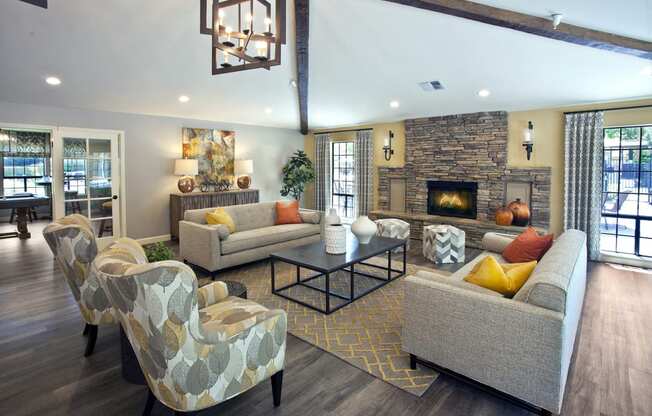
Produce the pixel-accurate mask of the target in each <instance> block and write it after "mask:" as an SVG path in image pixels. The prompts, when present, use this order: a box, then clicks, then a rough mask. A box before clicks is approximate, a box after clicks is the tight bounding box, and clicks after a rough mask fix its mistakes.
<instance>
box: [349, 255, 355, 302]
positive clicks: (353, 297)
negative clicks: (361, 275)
mask: <svg viewBox="0 0 652 416" xmlns="http://www.w3.org/2000/svg"><path fill="white" fill-rule="evenodd" d="M354 267H355V264H352V265H351V296H350V298H351V301H353V300H354V299H355V284H354V279H353V275H354V273H355V271H354V270H353V268H354Z"/></svg>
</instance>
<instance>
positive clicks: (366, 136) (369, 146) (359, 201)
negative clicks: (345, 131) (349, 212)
mask: <svg viewBox="0 0 652 416" xmlns="http://www.w3.org/2000/svg"><path fill="white" fill-rule="evenodd" d="M354 147H355V150H354V151H355V156H354V159H355V161H354V163H355V208H356V212H357V215H358V216H361V215H367V214H368V213H369V211H370V210H371V208H372V206H373V196H374V189H373V182H374V168H373V165H374V139H373V131H372V130H361V131H358V132H357V134H356V139H355V146H354Z"/></svg>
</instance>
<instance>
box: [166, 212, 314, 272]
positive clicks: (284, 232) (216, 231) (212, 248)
mask: <svg viewBox="0 0 652 416" xmlns="http://www.w3.org/2000/svg"><path fill="white" fill-rule="evenodd" d="M214 210H215V208H205V209H195V210H189V211H186V212H185V214H184V219H183V221H179V247H180V255H181V258H182V259H183V260H184V261H186V262H188V263H190V264H193V265H196V266H199V267H202V268H203V269H205V270H207V271H208V272H210V273H211V274H215V272H217V271H219V270H222V269H225V268H227V267H232V266H237V265H240V264H244V263H248V262H252V261H256V260H261V259H264V258H267V257H268V256H269V255H270V254H271V253H273V252H275V251H279V250H283V249H286V248H290V247H297V246H300V245H304V244H310V243H314V242H317V241H320V239H321V231H322V224H321V223H322V215H321V213H320V212H318V211H312V210H304V209H301V210H299V214H300V215H301V219H302V220H303V223H301V224H283V225H275V223H276V203H275V202H261V203H257V204H246V205H233V206H228V207H224V210H225V211H226V212H227V213H228V214H229V215H230V216H231V218H232V219H233V222H234V223H235V232H234V233H230V232H229V230H228V228H227V227H226V226H225V225H209V224H207V223H206V214H207V213H210V212H212V211H214Z"/></svg>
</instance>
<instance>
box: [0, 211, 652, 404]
mask: <svg viewBox="0 0 652 416" xmlns="http://www.w3.org/2000/svg"><path fill="white" fill-rule="evenodd" d="M42 227H43V224H42V223H34V224H32V225H31V226H30V230H31V231H32V233H33V238H32V239H31V240H27V241H20V240H18V239H10V240H0V415H9V414H11V415H92V416H100V415H139V414H141V412H142V409H143V406H144V404H145V398H146V391H145V388H144V387H142V386H133V385H130V384H128V383H127V382H125V381H123V379H122V378H121V375H120V355H119V354H120V348H119V347H120V344H119V331H118V328H117V327H114V328H108V329H107V328H101V329H100V331H99V337H98V342H97V346H96V349H95V353H94V354H93V355H92V356H91V357H89V358H84V357H83V352H84V346H85V338H84V337H82V335H81V333H82V329H83V325H82V321H81V318H80V316H79V311H78V309H77V306H76V305H75V303H74V301H73V298H72V295H71V294H70V291H69V289H68V288H67V286H66V283H65V281H64V280H63V277H62V276H61V274H60V272H59V271H58V270H57V268H56V266H55V263H54V261H53V259H52V256H51V254H50V253H49V250H48V248H47V246H46V244H45V242H44V240H43V239H42V237H41V234H40V232H41V229H42ZM6 228H7V225H5V224H3V225H2V226H0V231H3V230H4V229H6ZM419 250H420V247H419V246H418V244H417V245H415V246H414V247H413V248H412V249H411V252H410V260H411V261H416V260H418V258H419ZM424 264H426V263H424ZM651 334H652V274H646V273H640V272H638V271H633V270H628V269H617V268H614V267H612V266H609V265H603V264H594V265H592V267H591V272H590V278H589V285H588V290H587V295H586V300H585V305H584V313H583V323H582V328H581V332H580V334H579V338H578V343H577V346H576V353H575V358H574V364H573V366H572V368H571V375H570V378H569V383H568V388H567V393H566V399H565V403H564V409H563V413H562V414H564V415H606V416H625V415H637V416H638V415H652V336H651ZM153 414H155V415H171V414H172V412H171V411H169V410H167V409H164V408H163V407H162V406H161V405H160V404H157V405H156V407H155V408H154V412H153ZM201 414H202V415H306V414H309V415H311V416H318V415H343V416H348V415H392V416H395V415H430V416H435V415H487V416H489V415H496V416H498V415H509V416H511V415H528V414H530V413H528V412H527V411H525V410H523V409H521V408H519V407H516V406H514V405H512V404H510V403H508V402H506V401H504V400H501V399H498V398H495V397H493V396H491V395H489V394H487V393H484V392H482V391H480V390H478V389H476V388H474V387H471V386H469V385H466V384H464V383H461V382H458V381H456V380H454V379H452V378H450V377H447V376H443V375H442V376H441V377H440V378H439V379H438V380H437V381H436V382H435V383H434V384H433V385H432V387H431V388H430V389H429V390H428V391H427V392H426V393H425V394H424V396H423V397H421V398H416V397H415V396H412V395H411V394H408V393H405V392H403V391H402V390H399V389H397V388H394V387H392V386H390V385H389V384H386V383H384V382H382V381H380V380H378V379H376V378H374V377H372V376H371V375H369V374H367V373H365V372H362V371H360V370H358V369H356V368H355V367H353V366H350V365H348V364H347V363H345V362H343V361H341V360H339V359H338V358H336V357H334V356H332V355H330V354H328V353H325V352H323V351H321V350H319V349H317V348H315V347H313V346H312V345H310V344H307V343H305V342H303V341H301V340H299V339H297V338H295V337H293V336H291V335H290V336H288V351H287V366H286V370H285V378H284V386H283V403H282V405H281V407H279V408H277V409H274V408H273V406H272V391H271V386H270V383H263V384H261V385H259V386H257V387H256V388H254V389H252V390H250V391H249V392H247V393H245V394H243V395H241V396H239V397H237V398H235V399H233V400H230V401H228V402H226V403H223V404H222V405H220V406H217V407H215V408H213V409H208V410H206V411H204V412H202V413H201Z"/></svg>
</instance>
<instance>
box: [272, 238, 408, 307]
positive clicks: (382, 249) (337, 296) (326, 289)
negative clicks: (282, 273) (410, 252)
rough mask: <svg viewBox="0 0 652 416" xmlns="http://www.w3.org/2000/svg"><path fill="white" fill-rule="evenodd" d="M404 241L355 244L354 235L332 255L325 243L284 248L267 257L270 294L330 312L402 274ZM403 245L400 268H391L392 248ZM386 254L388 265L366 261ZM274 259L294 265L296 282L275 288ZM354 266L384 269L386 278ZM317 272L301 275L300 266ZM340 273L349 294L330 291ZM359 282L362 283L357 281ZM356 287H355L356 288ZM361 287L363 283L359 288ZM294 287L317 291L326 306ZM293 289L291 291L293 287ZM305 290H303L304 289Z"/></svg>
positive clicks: (376, 239) (374, 239)
mask: <svg viewBox="0 0 652 416" xmlns="http://www.w3.org/2000/svg"><path fill="white" fill-rule="evenodd" d="M405 245H406V240H401V239H397V238H388V237H378V236H376V237H373V238H372V239H371V241H370V242H369V244H358V242H357V240H356V239H355V238H349V239H348V241H347V249H346V254H338V255H332V254H327V253H326V249H325V247H324V242H318V243H313V244H308V245H304V246H300V247H295V248H290V249H287V250H283V251H279V252H276V253H272V254H271V256H270V260H271V267H272V293H273V294H275V295H278V296H281V297H283V298H286V299H289V300H291V301H293V302H296V303H298V304H300V305H303V306H305V307H307V308H310V309H313V310H315V311H318V312H321V313H324V314H327V315H329V314H331V313H333V312H335V311H336V310H338V309H341V308H343V307H345V306H346V305H349V304H351V303H353V301H355V300H358V299H360V298H361V297H363V296H365V295H367V294H369V293H371V292H373V291H374V290H376V289H379V288H381V287H383V286H385V285H386V284H388V283H390V282H392V281H393V280H395V279H397V278H399V277H401V276H404V275H405V272H406V252H407V250H405ZM398 247H403V252H402V256H403V268H402V269H393V268H392V250H394V249H396V248H398ZM383 253H387V266H381V265H377V264H371V263H367V262H365V260H367V259H370V258H371V257H375V256H378V255H379V254H383ZM276 262H284V263H289V264H292V265H295V266H296V281H295V282H294V283H291V284H289V285H286V286H283V287H276V267H275V263H276ZM356 265H364V266H367V267H372V268H376V269H381V270H383V271H384V274H385V275H386V277H381V276H376V275H373V274H370V273H367V272H364V271H361V270H356V268H355V266H356ZM302 267H303V268H305V269H309V270H312V271H314V272H317V274H315V275H311V276H310V277H306V278H304V279H302V278H301V268H302ZM339 272H347V275H348V281H347V282H346V284H347V286H349V287H348V288H347V290H348V296H347V294H346V293H342V291H341V290H340V291H339V293H338V291H337V290H332V289H333V288H332V286H331V283H333V279H334V278H335V277H337V279H338V283H339V284H340V287H339V288H340V289H341V286H342V285H341V283H342V275H341V274H339V275H338V273H339ZM356 279H360V280H362V279H364V283H365V285H364V286H363V285H360V284H359V285H356ZM359 283H362V282H359ZM356 286H358V289H357V290H356ZM360 286H363V287H362V288H360ZM297 288H305V289H307V290H311V291H316V292H320V293H321V294H323V296H324V302H323V304H324V305H325V308H321V307H319V306H317V305H315V304H310V303H308V302H306V301H304V300H302V299H300V296H298V295H297V293H293V292H296V289H297ZM293 289H294V290H293ZM304 293H305V291H304Z"/></svg>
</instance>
